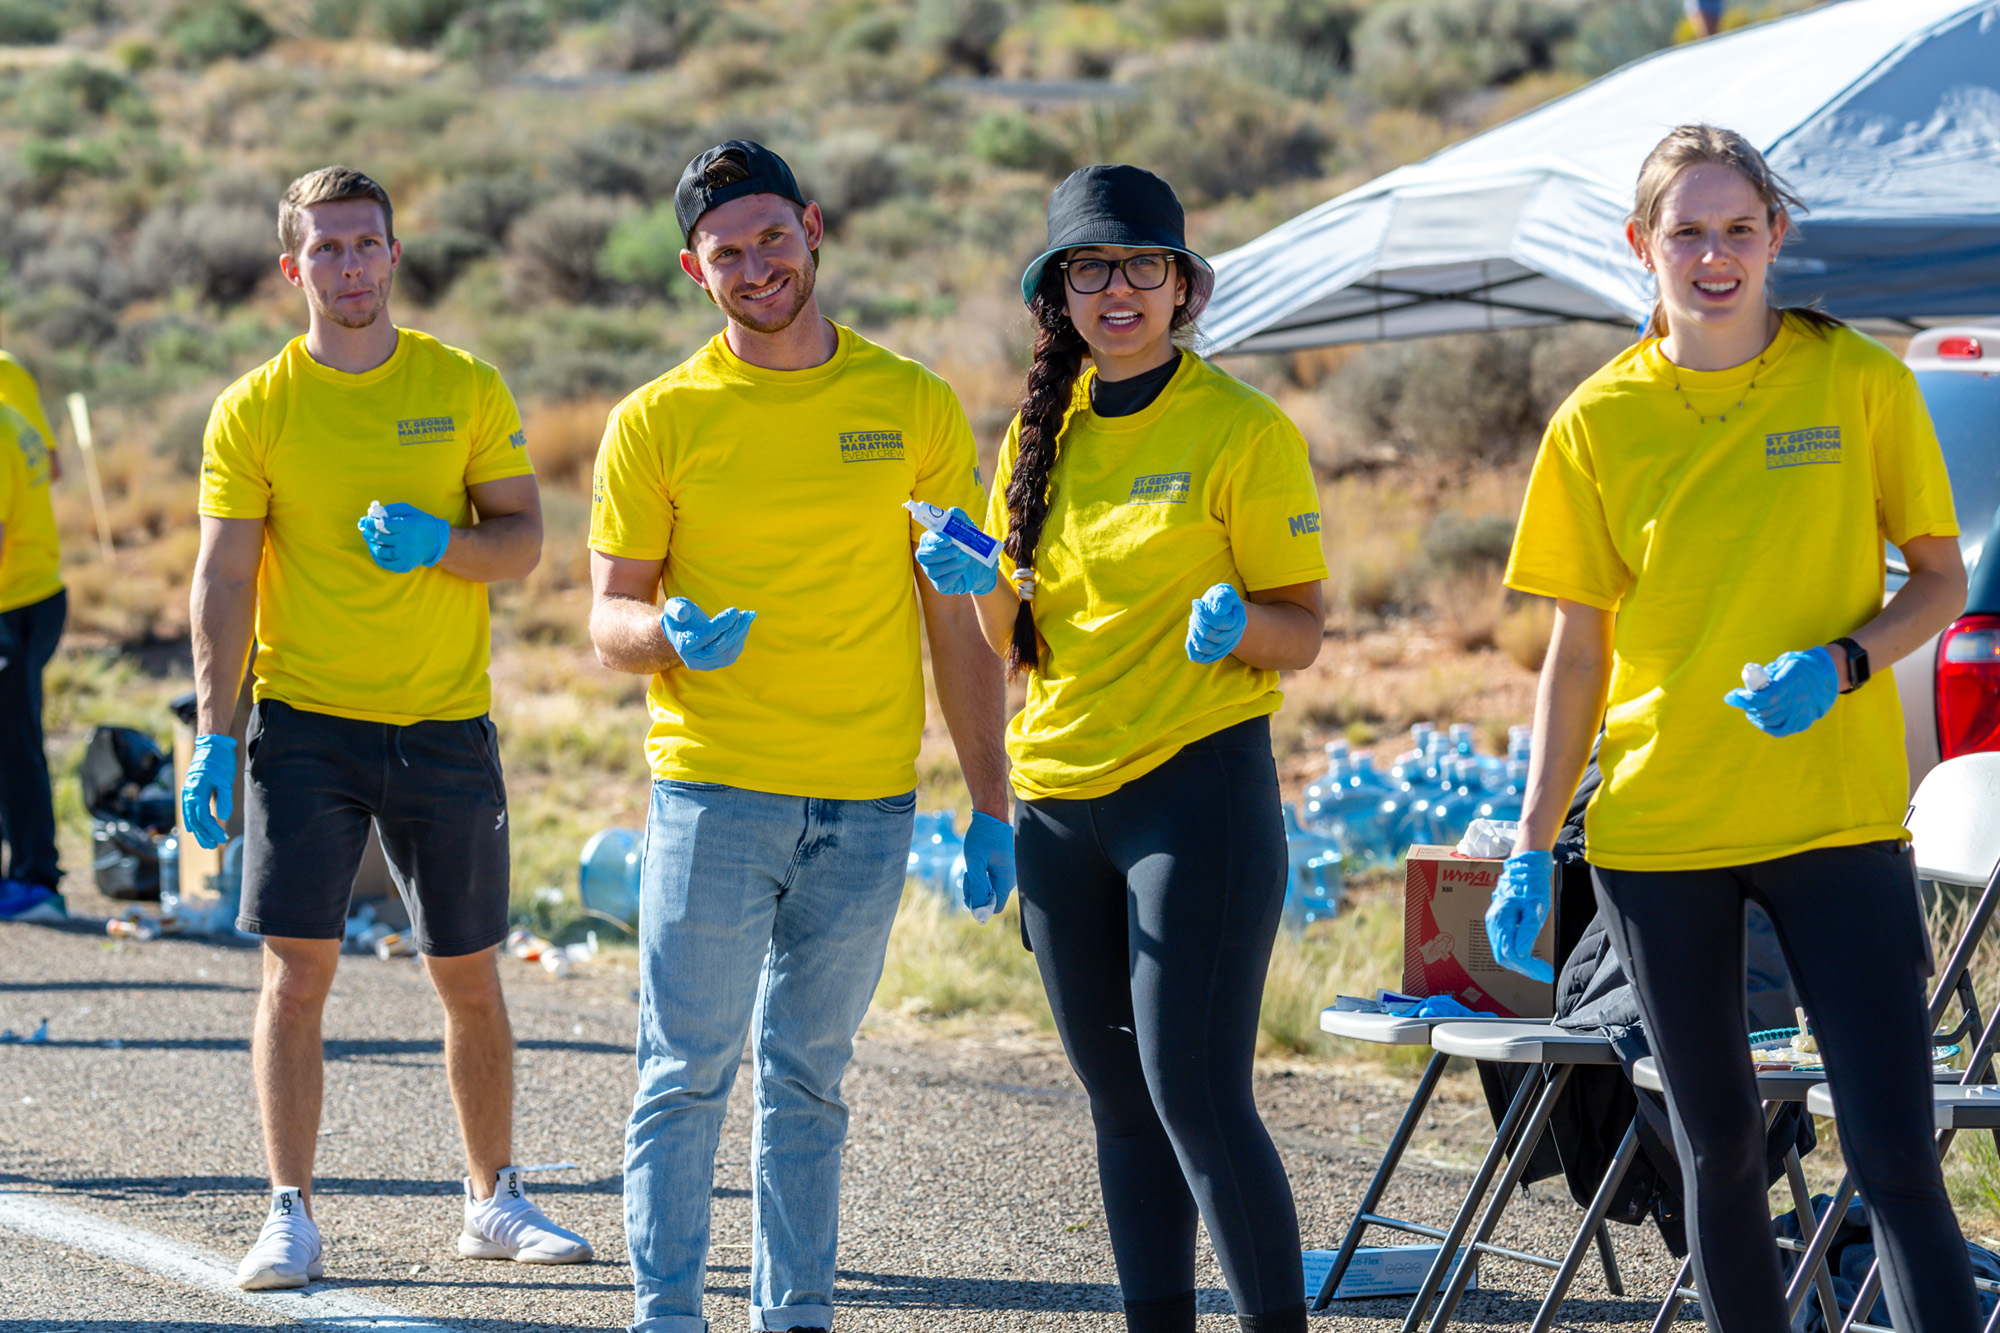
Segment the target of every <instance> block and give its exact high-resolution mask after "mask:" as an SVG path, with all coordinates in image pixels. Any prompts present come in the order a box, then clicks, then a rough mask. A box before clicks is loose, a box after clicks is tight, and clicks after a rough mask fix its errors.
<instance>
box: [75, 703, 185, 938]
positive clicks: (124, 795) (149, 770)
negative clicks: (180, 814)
mask: <svg viewBox="0 0 2000 1333" xmlns="http://www.w3.org/2000/svg"><path fill="white" fill-rule="evenodd" d="M173 776H174V774H173V765H172V764H171V763H170V762H169V760H168V756H167V755H166V753H165V752H164V751H163V750H161V749H160V747H159V745H158V744H157V743H156V742H155V741H154V740H153V738H152V737H151V736H148V735H147V734H146V733H145V732H143V731H135V730H133V729H132V728H131V727H99V728H97V729H96V730H95V731H93V732H91V734H90V743H89V744H88V745H86V746H85V747H84V751H83V761H82V763H81V764H79V765H78V766H77V774H76V777H77V785H78V787H79V788H80V789H81V795H82V797H83V808H84V809H85V810H88V811H89V812H90V841H91V853H92V856H91V879H92V880H93V882H95V883H96V885H97V891H98V892H99V893H102V894H104V895H105V896H106V897H109V898H117V899H121V900H126V901H130V900H133V899H147V900H151V899H155V898H158V897H159V896H160V853H159V847H158V843H157V839H158V837H159V836H160V835H162V834H165V833H167V832H168V831H170V830H171V829H172V828H173V827H174V793H173Z"/></svg>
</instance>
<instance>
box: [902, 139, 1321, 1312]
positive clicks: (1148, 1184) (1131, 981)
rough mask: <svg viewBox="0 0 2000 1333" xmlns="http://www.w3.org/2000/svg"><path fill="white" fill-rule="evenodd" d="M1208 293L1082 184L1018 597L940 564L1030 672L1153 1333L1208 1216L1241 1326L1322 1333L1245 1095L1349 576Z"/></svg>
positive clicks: (1037, 883)
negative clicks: (1290, 799)
mask: <svg viewBox="0 0 2000 1333" xmlns="http://www.w3.org/2000/svg"><path fill="white" fill-rule="evenodd" d="M1213 284H1214V275H1213V274H1212V273H1211V271H1210V269H1209V267H1208V264H1207V261H1205V260H1204V259H1202V257H1201V256H1200V255H1197V254H1195V253H1194V252H1193V251H1192V250H1190V249H1188V247H1187V243H1186V241H1185V240H1184V239H1183V236H1182V215H1181V206H1180V202H1179V201H1178V200H1177V199H1176V198H1175V197H1174V192H1173V190H1172V189H1170V188H1169V187H1168V185H1167V184H1166V182H1165V181H1162V180H1161V179H1159V177H1157V176H1154V175H1152V174H1151V173H1150V172H1146V171H1141V170H1139V169H1138V168H1136V167H1129V166H1095V167H1085V168H1083V169H1082V170H1080V171H1078V172H1076V173H1075V174H1073V175H1072V176H1070V177H1069V179H1067V180H1065V181H1064V182H1063V183H1062V184H1061V185H1059V186H1058V187H1057V188H1056V190H1055V193H1054V194H1053V195H1051V196H1050V198H1049V234H1048V244H1047V247H1046V250H1045V253H1044V254H1043V255H1042V256H1041V257H1040V258H1038V259H1036V260H1035V261H1034V263H1032V264H1030V265H1029V266H1028V270H1027V272H1026V273H1025V274H1024V275H1023V276H1022V279H1021V294H1022V296H1023V298H1024V299H1026V301H1027V303H1028V309H1029V311H1030V312H1031V313H1032V314H1033V316H1034V320H1035V326H1036V336H1035V351H1034V363H1033V365H1032V366H1031V367H1030V368H1029V371H1028V380H1027V387H1026V390H1025V392H1024V394H1023V396H1022V400H1021V410H1020V414H1019V416H1017V417H1016V418H1015V420H1014V424H1013V425H1012V427H1010V428H1009V430H1008V433H1007V438H1006V441H1005V443H1004V444H1003V445H1002V446H1001V450H1000V460H999V466H998V469H997V473H996V475H995V478H994V484H993V493H992V498H991V500H990V501H989V503H988V507H987V511H986V527H987V529H988V530H989V531H991V532H993V533H995V534H996V535H997V534H1003V533H1004V534H1005V538H1006V540H1005V557H1004V558H1003V560H1002V561H1001V568H1000V571H999V573H1001V574H1004V575H1005V578H1004V579H1003V578H1000V577H998V576H997V575H996V573H995V571H994V570H992V569H989V568H988V567H986V566H984V565H982V564H979V563H978V562H976V561H973V560H971V559H970V558H969V557H967V556H965V555H964V553H963V552H962V551H960V550H959V549H958V548H956V547H953V546H949V545H947V544H945V543H942V542H940V541H938V540H937V539H935V538H931V537H927V538H926V539H925V541H924V542H923V544H922V545H921V546H920V547H919V550H918V558H919V560H921V561H923V562H924V565H925V569H926V572H927V573H928V574H929V575H930V577H931V578H932V579H933V580H934V581H935V582H936V584H937V586H939V587H940V588H943V589H945V590H947V591H950V592H960V593H972V594H975V595H976V596H977V597H978V607H979V618H980V623H981V625H982V626H983V627H984V629H985V633H986V638H987V641H988V643H990V644H991V645H992V647H993V649H994V651H995V652H998V653H1001V654H1003V655H1006V656H1008V657H1009V660H1010V663H1011V664H1012V665H1013V666H1014V667H1015V668H1016V669H1019V670H1023V671H1026V672H1027V673H1028V697H1027V706H1026V707H1025V708H1023V709H1022V710H1021V712H1020V713H1019V714H1017V715H1016V716H1015V718H1014V720H1013V722H1012V723H1011V724H1010V726H1009V728H1008V733H1007V748H1008V754H1009V757H1010V758H1011V759H1012V760H1013V766H1014V768H1013V771H1014V779H1013V781H1014V791H1015V794H1016V796H1017V797H1019V798H1020V799H1019V800H1018V801H1017V802H1016V805H1015V839H1016V847H1017V851H1018V855H1019V858H1020V873H1021V919H1022V923H1023V925H1024V927H1025V932H1026V937H1027V940H1028V943H1029V945H1030V947H1031V948H1032V949H1033V950H1034V953H1035V961H1036V963H1037V965H1038V966H1039V967H1040V969H1041V974H1042V984H1043V985H1044V986H1045V987H1046V988H1047V990H1048V997H1049V1005H1050V1008H1051V1009H1052V1010H1053V1011H1054V1013H1055V1020H1056V1028H1057V1031H1058V1032H1059V1033H1060V1034H1061V1035H1062V1040H1063V1048H1064V1050H1066V1051H1067V1052H1068V1053H1069V1058H1070V1063H1071V1065H1073V1066H1074V1067H1075V1069H1076V1072H1077V1075H1078V1077H1079V1078H1081V1079H1082V1080H1083V1084H1084V1087H1085V1088H1087V1089H1088V1090H1089V1093H1090V1109H1091V1116H1092V1119H1093V1120H1094V1121H1095V1122H1096V1125H1097V1163H1098V1175H1099V1179H1100V1181H1101V1182H1102V1186H1103V1191H1104V1212H1105V1221H1106V1223H1107V1225H1108V1228H1109V1230H1110V1233H1111V1248H1112V1252H1113V1254H1114V1256H1115V1257H1116V1259H1117V1262H1118V1280H1119V1286H1120V1288H1121V1289H1122V1292H1123V1296H1124V1304H1125V1323H1126V1327H1127V1328H1129V1329H1132V1330H1134V1333H1189V1331H1190V1330H1192V1329H1193V1328H1194V1326H1195V1219H1196V1217H1197V1215H1199V1217H1200V1218H1201V1219H1202V1220H1203V1221H1204V1222H1206V1223H1207V1225H1208V1234H1209V1237H1210V1239H1211V1240H1212V1241H1213V1242H1214V1245H1215V1252H1216V1257H1217V1258H1218V1259H1219V1260H1220V1261H1221V1264H1222V1271H1223V1275H1224V1276H1225V1277H1226V1278H1227V1280H1228V1283H1229V1293H1230V1296H1231V1298H1232V1299H1233V1300H1234V1301H1235V1303H1236V1309H1237V1318H1238V1319H1239V1320H1240V1321H1241V1323H1242V1326H1243V1327H1244V1328H1245V1329H1246V1330H1257V1331H1258V1333H1270V1331H1271V1330H1286V1331H1287V1333H1291V1331H1295V1330H1303V1329H1304V1328H1305V1326H1306V1306H1305V1298H1304V1278H1303V1277H1302V1275H1301V1272H1300V1260H1299V1227H1298V1218H1297V1215H1296V1212H1295V1211H1294V1208H1293V1204H1292V1193H1291V1187H1290V1185H1289V1183H1288V1182H1287V1181H1286V1179H1285V1169H1284V1165H1283V1163H1281V1162H1280V1161H1279V1159H1278V1153H1277V1150H1276V1149H1275V1148H1274V1147H1273V1146H1272V1144H1271V1138H1270V1135H1269V1134H1268V1133H1266V1132H1265V1129H1264V1125H1263V1122H1262V1121H1261V1120H1260V1119H1259V1118H1258V1115H1257V1108H1256V1104H1255V1103H1254V1101H1253V1100H1252V1097H1251V1088H1250V1074H1251V1061H1252V1057H1253V1055H1254V1053H1255V1050H1256V1045H1257V1015H1258V1008H1259V1005H1260V1001H1261V999H1262V995H1263V989H1264V974H1265V971H1266V968H1267V964H1268V962H1269V959H1270V953H1271V944H1272V941H1273V939H1274V938H1275V937H1276V934H1277V929H1278V918H1279V912H1280V909H1281V908H1282V906H1283V904H1284V894H1285V874H1286V857H1285V833H1284V826H1283V823H1282V820H1281V817H1280V813H1279V798H1278V775H1277V770H1276V767H1275V766H1274V764H1273V762H1272V758H1271V732H1270V721H1269V715H1270V714H1271V713H1273V712H1275V711H1276V710H1277V707H1278V704H1279V701H1280V698H1281V696H1280V694H1279V691H1278V672H1279V671H1280V670H1295V669H1299V668H1303V667H1306V666H1310V665H1311V664H1312V662H1313V659H1314V658H1316V657H1317V656H1318V655H1319V647H1320V638H1321V632H1322V627H1323V623H1324V619H1325V613H1324V610H1323V608H1322V606H1321V602H1320V580H1321V579H1323V578H1325V577H1326V561H1325V557H1324V555H1323V554H1322V552H1321V548H1320V536H1319V528H1320V523H1319V517H1320V515H1319V494H1318V489H1317V487H1316V486H1315V485H1314V483H1313V475H1312V467H1311V464H1310V463H1309V462H1308V461H1307V457H1306V446H1305V441H1304V440H1303V438H1301V436H1300V435H1299V432H1298V429H1297V428H1296V427H1295V426H1293V425H1292V423H1291V422H1290V421H1289V420H1287V419H1286V418H1285V415H1284V414H1283V413H1282V412H1280V411H1279V410H1278V408H1277V406H1276V405H1275V404H1273V403H1272V402H1271V400H1270V399H1268V398H1266V397H1265V396H1264V395H1263V394H1260V393H1258V392H1256V391H1255V390H1253V389H1250V388H1248V387H1246V386H1244V385H1242V384H1239V383H1238V382H1237V381H1235V380H1233V379H1231V378H1230V377H1229V376H1227V375H1225V374H1223V373H1222V372H1221V371H1219V370H1217V369H1216V368H1214V367H1213V366H1211V365H1209V364H1208V363H1207V362H1205V361H1202V360H1201V359H1200V358H1199V357H1196V356H1194V355H1193V354H1192V353H1190V352H1187V351H1183V350H1182V348H1183V346H1184V345H1187V344H1188V343H1189V342H1190V341H1191V338H1192V334H1193V331H1194V327H1195V320H1196V318H1197V317H1198V316H1199V315H1200V313H1201V309H1202V306H1203V305H1204V304H1205V303H1206V301H1207V299H1208V295H1209V292H1210V290H1211V288H1212V287H1213ZM1085 358H1088V359H1089V362H1090V365H1089V368H1088V369H1086V368H1085V367H1084V360H1085Z"/></svg>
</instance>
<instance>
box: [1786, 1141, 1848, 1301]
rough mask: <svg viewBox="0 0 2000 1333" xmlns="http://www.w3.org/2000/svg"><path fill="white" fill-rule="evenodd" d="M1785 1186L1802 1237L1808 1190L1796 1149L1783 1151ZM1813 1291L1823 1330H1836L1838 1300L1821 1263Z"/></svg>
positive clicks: (1808, 1205)
mask: <svg viewBox="0 0 2000 1333" xmlns="http://www.w3.org/2000/svg"><path fill="white" fill-rule="evenodd" d="M1785 1183H1786V1184H1787V1185H1789V1186H1791V1190H1792V1210H1793V1211H1792V1216H1794V1217H1796V1218H1798V1219H1800V1223H1801V1225H1800V1227H1799V1234H1800V1235H1802V1236H1803V1235H1804V1234H1805V1227H1804V1219H1806V1218H1808V1217H1811V1216H1812V1189H1811V1187H1809V1186H1808V1185H1807V1184H1806V1172H1805V1167H1804V1166H1802V1165H1801V1164H1800V1162H1799V1150H1798V1149H1797V1148H1787V1149H1786V1150H1785ZM1800 1257H1801V1258H1802V1259H1803V1257H1804V1256H1803V1255H1802V1256H1800ZM1813 1289H1814V1290H1815V1291H1817V1292H1818V1293H1819V1312H1820V1314H1821V1315H1822V1316H1823V1317H1824V1318H1825V1319H1826V1326H1827V1328H1829V1329H1836V1328H1839V1327H1840V1298H1839V1297H1838V1296H1836V1295H1835V1294H1834V1290H1833V1275H1832V1274H1831V1273H1829V1272H1827V1271H1826V1261H1825V1260H1821V1261H1820V1263H1819V1265H1818V1266H1817V1267H1815V1268H1814V1269H1813Z"/></svg>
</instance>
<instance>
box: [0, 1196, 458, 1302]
mask: <svg viewBox="0 0 2000 1333" xmlns="http://www.w3.org/2000/svg"><path fill="white" fill-rule="evenodd" d="M0 1227H5V1228H7V1229H8V1230H10V1231H18V1232H21V1233H22V1234H23V1235H28V1236H39V1237H40V1238H41V1239H43V1240H47V1241H54V1242H55V1243H56V1244H58V1245H67V1246H69V1247H70V1248H71V1249H76V1250H88V1251H89V1252H90V1253H92V1254H97V1255H102V1256H103V1257H105V1258H106V1259H112V1260H115V1261H117V1262H118V1263H121V1264H127V1265H129V1266H131V1267H133V1268H143V1269H145V1270H146V1271H147V1272H150V1273H158V1274H160V1275H161V1276H163V1277H170V1278H173V1279H175V1280H176V1281H179V1282H184V1283H186V1284H187V1285H189V1286H191V1287H199V1288H201V1289H202V1290H203V1291H207V1292H212V1293H215V1294H217V1295H221V1296H227V1297H229V1298H231V1299H232V1300H238V1301H241V1302H243V1304H245V1305H253V1306H256V1307H257V1308H258V1309H260V1310H264V1311H267V1312H269V1313H271V1314H276V1315H280V1316H283V1317H284V1318H287V1319H292V1320H295V1321H297V1322H298V1323H300V1324H303V1325H305V1326H306V1327H308V1328H315V1329H325V1330H328V1333H333V1330H340V1329H363V1328H372V1329H391V1330H395V1333H449V1330H447V1329H445V1328H443V1327H442V1326H440V1325H438V1324H431V1323H426V1322H425V1321H424V1320H421V1319H418V1318H416V1317H415V1316H414V1315H406V1314H404V1313H402V1312H401V1311H400V1310H395V1309H392V1308H390V1307H389V1306H386V1305H381V1304H378V1303H376V1302H375V1301H371V1300H369V1299H367V1298H366V1297H363V1296H354V1295H350V1294H348V1293H347V1292H344V1291H340V1290H338V1289H336V1288H329V1287H317V1288H314V1287H307V1288H305V1289H304V1290H301V1291H243V1290H240V1289H239V1288H238V1287H237V1285H236V1269H235V1268H234V1267H233V1266H231V1265H230V1264H227V1263H224V1262H223V1261H222V1260H221V1259H218V1258H216V1257H215V1256H214V1255H212V1254H208V1253H206V1252H205V1251H202V1250H197V1249H195V1248H194V1247H193V1246H191V1245H183V1244H181V1243H180V1242H179V1241H174V1240H168V1239H167V1238H166V1237H165V1236H156V1235H154V1234H152V1233H151V1232H147V1231H139V1230H136V1229H134V1228H132V1227H126V1226H120V1225H119V1224H118V1223H116V1222H111V1221H108V1220H106V1219H105V1218H102V1217H98V1216H96V1215H95V1214H92V1213H87V1212H84V1211H83V1210H82V1209H80V1208H72V1207H70V1206H69V1205H67V1204H61V1203H57V1202H55V1201H54V1200H52V1199H50V1198H49V1197H48V1196H47V1195H44V1194H22V1193H19V1192H17V1191H13V1190H0Z"/></svg>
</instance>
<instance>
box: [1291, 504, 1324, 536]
mask: <svg viewBox="0 0 2000 1333" xmlns="http://www.w3.org/2000/svg"><path fill="white" fill-rule="evenodd" d="M1285 522H1286V523H1287V524H1289V525H1290V526H1291V529H1292V535H1293V536H1294V537H1303V536H1305V535H1306V534H1307V533H1312V532H1318V531H1319V510H1317V509H1309V510H1307V511H1306V512H1305V513H1303V514H1293V515H1292V516H1291V517H1290V518H1288V519H1286V520H1285Z"/></svg>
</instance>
